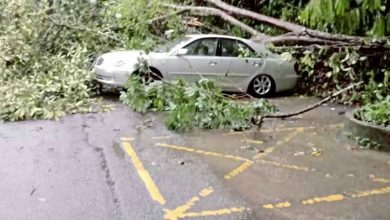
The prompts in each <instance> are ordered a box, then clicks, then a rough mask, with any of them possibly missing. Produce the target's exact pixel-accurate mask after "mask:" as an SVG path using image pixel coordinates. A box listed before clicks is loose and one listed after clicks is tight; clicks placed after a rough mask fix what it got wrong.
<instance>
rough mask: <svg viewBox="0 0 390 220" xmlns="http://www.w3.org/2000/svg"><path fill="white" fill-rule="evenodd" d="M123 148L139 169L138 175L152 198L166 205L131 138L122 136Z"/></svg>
mask: <svg viewBox="0 0 390 220" xmlns="http://www.w3.org/2000/svg"><path fill="white" fill-rule="evenodd" d="M121 140H122V141H123V142H122V145H123V148H124V150H125V152H126V153H127V155H128V156H129V157H130V159H131V161H132V162H133V164H134V167H135V169H136V170H137V173H138V175H139V176H140V178H141V179H142V181H143V182H144V184H145V186H146V189H147V190H148V192H149V194H150V196H151V197H152V199H153V200H154V201H156V202H158V203H159V204H161V205H164V204H165V203H166V201H165V199H164V196H163V195H161V193H160V190H159V189H158V187H157V185H156V184H155V183H154V181H153V179H152V177H151V176H150V174H149V172H148V171H147V170H146V169H145V167H144V165H143V164H142V162H141V160H140V158H139V157H138V156H137V153H136V152H135V150H134V148H133V146H132V145H131V143H130V141H128V140H132V139H131V138H122V139H121Z"/></svg>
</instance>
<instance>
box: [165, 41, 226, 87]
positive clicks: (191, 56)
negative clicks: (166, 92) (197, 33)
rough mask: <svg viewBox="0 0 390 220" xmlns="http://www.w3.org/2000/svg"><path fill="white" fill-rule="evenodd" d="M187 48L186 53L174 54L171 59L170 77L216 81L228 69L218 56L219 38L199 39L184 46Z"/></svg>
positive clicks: (194, 80)
mask: <svg viewBox="0 0 390 220" xmlns="http://www.w3.org/2000/svg"><path fill="white" fill-rule="evenodd" d="M183 48H184V49H186V50H187V53H186V54H184V55H173V56H171V58H170V61H169V70H168V74H169V78H171V79H172V78H173V79H174V78H183V79H185V80H188V81H192V82H196V81H198V80H200V79H201V78H202V77H204V78H210V79H213V80H215V81H216V84H217V85H218V80H219V79H218V77H219V76H221V75H224V74H225V73H226V72H227V69H228V63H224V62H222V61H221V60H220V57H218V56H217V50H218V38H201V39H197V40H195V41H193V42H191V43H189V44H188V45H186V46H184V47H183Z"/></svg>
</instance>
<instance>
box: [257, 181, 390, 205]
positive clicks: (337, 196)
mask: <svg viewBox="0 0 390 220" xmlns="http://www.w3.org/2000/svg"><path fill="white" fill-rule="evenodd" d="M389 193H390V186H387V187H384V188H379V189H372V190H366V191H360V192H356V193H352V194H345V195H342V194H332V195H327V196H320V197H314V198H310V199H305V200H302V201H301V202H299V203H301V204H302V205H315V204H319V203H324V202H328V203H330V202H338V201H343V200H345V198H346V197H350V198H362V197H369V196H378V195H384V194H389ZM347 195H350V196H347ZM291 206H292V203H290V202H289V201H285V202H280V203H275V204H272V203H270V204H265V205H262V207H263V208H265V209H275V208H289V207H291Z"/></svg>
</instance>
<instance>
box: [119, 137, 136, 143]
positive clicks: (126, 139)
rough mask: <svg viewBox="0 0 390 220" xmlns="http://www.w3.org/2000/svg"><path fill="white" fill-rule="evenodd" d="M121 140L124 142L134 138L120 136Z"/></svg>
mask: <svg viewBox="0 0 390 220" xmlns="http://www.w3.org/2000/svg"><path fill="white" fill-rule="evenodd" d="M121 141H126V142H129V141H134V138H127V137H122V138H121Z"/></svg>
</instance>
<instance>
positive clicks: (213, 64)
mask: <svg viewBox="0 0 390 220" xmlns="http://www.w3.org/2000/svg"><path fill="white" fill-rule="evenodd" d="M209 65H210V66H215V65H217V62H214V61H210V62H209Z"/></svg>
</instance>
